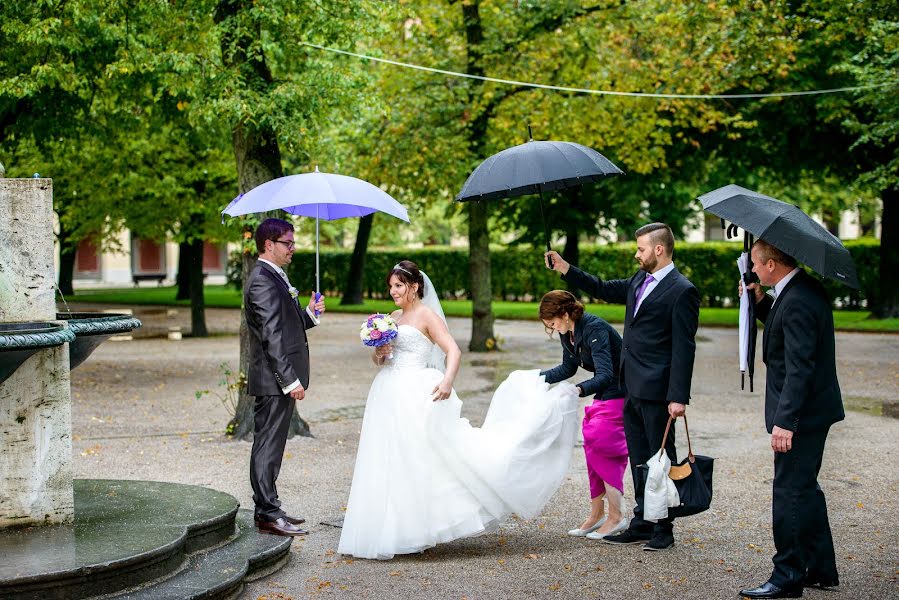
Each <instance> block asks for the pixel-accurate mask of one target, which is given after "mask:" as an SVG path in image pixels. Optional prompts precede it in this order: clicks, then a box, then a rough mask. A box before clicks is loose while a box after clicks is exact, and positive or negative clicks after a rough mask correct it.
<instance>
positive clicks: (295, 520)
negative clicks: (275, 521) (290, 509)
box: [283, 515, 306, 525]
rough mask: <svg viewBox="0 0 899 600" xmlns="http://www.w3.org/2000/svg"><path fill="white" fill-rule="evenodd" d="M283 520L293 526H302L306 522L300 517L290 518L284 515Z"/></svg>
mask: <svg viewBox="0 0 899 600" xmlns="http://www.w3.org/2000/svg"><path fill="white" fill-rule="evenodd" d="M283 519H284V520H285V521H287V522H288V523H292V524H293V525H302V524H303V523H305V522H306V519H303V518H301V517H291V516H290V515H284V517H283Z"/></svg>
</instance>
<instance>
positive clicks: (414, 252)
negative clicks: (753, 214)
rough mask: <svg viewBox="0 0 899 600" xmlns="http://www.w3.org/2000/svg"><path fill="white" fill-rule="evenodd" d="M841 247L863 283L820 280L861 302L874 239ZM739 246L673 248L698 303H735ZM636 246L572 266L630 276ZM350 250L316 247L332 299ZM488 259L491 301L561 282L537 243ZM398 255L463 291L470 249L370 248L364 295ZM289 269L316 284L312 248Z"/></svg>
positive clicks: (445, 292)
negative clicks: (858, 286) (851, 286)
mask: <svg viewBox="0 0 899 600" xmlns="http://www.w3.org/2000/svg"><path fill="white" fill-rule="evenodd" d="M845 245H846V247H847V248H848V249H849V251H850V253H851V254H852V257H853V259H854V260H855V266H856V269H857V270H858V276H859V280H860V282H861V288H862V289H861V290H858V291H856V290H851V289H849V288H848V287H846V286H843V285H841V284H839V283H837V282H835V281H832V280H830V279H822V281H824V285H825V287H826V288H827V291H828V293H829V294H830V296H831V298H832V299H833V300H834V302H835V304H836V305H837V306H838V307H841V308H862V307H864V306H865V305H866V303H867V302H866V301H867V299H868V298H874V297H876V294H878V293H879V283H878V274H879V268H880V242H879V240H876V239H870V238H866V239H859V240H850V241H847V242H845ZM741 251H742V245H741V244H737V243H734V242H702V243H693V244H689V243H684V242H681V243H679V244H678V245H677V247H676V248H675V252H674V262H675V264H676V265H677V267H678V269H679V270H680V271H681V272H682V273H684V275H686V276H687V277H688V278H689V279H690V280H691V281H692V282H693V283H694V284H696V287H697V288H698V289H699V293H700V296H701V298H702V305H703V306H727V305H733V304H735V303H736V302H737V280H738V279H737V274H736V269H737V266H736V260H737V257H738V256H739V254H740V252H741ZM634 252H635V248H634V244H633V242H630V243H623V244H609V245H595V246H581V248H580V257H581V258H580V263H581V264H580V265H578V266H579V267H581V268H582V269H584V270H585V271H587V272H588V273H593V274H595V275H599V276H600V277H602V278H604V279H613V278H622V277H630V276H631V275H632V274H633V273H634V272H635V271H636V269H637V263H636V261H635V260H634ZM350 255H351V252H350V251H349V250H324V251H322V253H321V256H320V258H319V262H320V265H321V286H322V289H323V290H324V291H325V292H326V293H327V294H328V295H329V296H331V297H334V296H338V295H340V294H341V292H342V287H343V285H344V283H345V282H346V276H347V271H348V270H349V264H350ZM490 257H491V282H492V285H493V292H494V297H495V298H496V299H497V300H533V299H535V298H540V297H541V296H542V295H543V294H544V293H545V292H547V291H549V290H552V289H558V288H564V287H565V283H564V282H563V281H562V280H561V279H560V278H559V276H558V275H557V274H556V273H554V272H553V271H550V270H548V269H546V268H545V267H544V266H543V253H542V251H541V250H539V249H535V248H518V247H515V248H505V247H503V248H500V247H497V248H493V249H491V253H490ZM237 258H238V259H239V256H238V257H237ZM403 259H409V260H413V261H415V262H416V263H417V264H418V265H419V266H420V267H421V268H422V269H423V270H424V271H425V272H427V274H428V276H429V277H430V278H431V279H432V280H433V281H435V282H436V284H437V285H438V286H439V287H440V290H439V291H440V292H441V295H442V296H443V297H445V298H466V297H468V250H467V249H465V248H461V249H460V248H424V249H390V250H370V251H369V252H368V255H367V257H366V260H365V281H364V283H363V289H364V290H365V295H366V296H367V297H369V298H383V297H385V296H386V291H387V284H386V282H385V281H384V276H385V275H386V274H387V273H388V272H389V271H390V269H391V267H393V265H395V264H396V263H398V262H399V261H400V260H403ZM230 272H232V273H233V272H234V270H233V269H231V270H230ZM238 272H239V270H238ZM289 273H290V280H291V282H293V284H294V285H296V286H297V287H298V288H300V289H301V290H309V289H312V288H313V287H314V286H315V253H314V252H312V251H309V250H298V251H297V252H296V253H295V254H294V257H293V261H292V262H291V264H290V267H289Z"/></svg>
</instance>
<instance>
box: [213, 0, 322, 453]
mask: <svg viewBox="0 0 899 600" xmlns="http://www.w3.org/2000/svg"><path fill="white" fill-rule="evenodd" d="M254 5H255V2H253V0H220V1H219V3H218V5H217V6H216V8H215V12H214V15H213V16H214V20H215V22H216V24H218V25H220V26H222V32H221V36H222V38H221V39H222V42H221V47H222V62H223V63H224V65H225V67H227V68H231V69H236V70H238V71H240V72H241V74H242V76H243V77H244V78H245V79H248V80H252V81H251V85H253V86H258V87H260V88H264V87H268V86H271V85H273V78H272V74H271V71H270V70H269V68H268V65H267V64H266V62H265V58H264V57H263V56H262V55H257V56H255V57H250V56H248V53H247V49H248V48H250V47H251V46H252V45H253V44H255V43H257V42H258V40H260V39H261V38H262V35H261V32H260V31H259V30H258V28H257V29H255V30H254V29H249V28H240V27H239V26H238V25H237V24H236V23H234V22H233V20H234V17H236V16H237V14H238V13H239V12H241V11H243V10H256V8H255V7H254ZM232 143H233V146H234V157H235V159H236V161H237V184H238V188H239V191H240V192H241V193H245V192H248V191H249V190H251V189H253V188H254V187H256V186H257V185H259V184H262V183H265V182H266V181H270V180H272V179H275V178H277V177H281V176H282V175H283V174H284V171H283V168H282V166H281V149H280V147H279V145H278V136H277V133H276V132H275V131H274V130H272V129H271V128H268V127H260V126H257V125H255V124H253V123H250V122H244V123H237V124H236V125H235V126H234V128H233V130H232ZM262 216H263V217H267V216H269V215H262ZM255 265H256V256H255V255H253V254H250V253H245V254H244V255H243V265H242V269H241V271H242V274H243V283H244V285H245V286H246V285H247V282H248V281H249V280H250V273H251V272H252V270H253V267H254V266H255ZM249 364H250V338H249V330H248V329H247V320H246V315H245V314H244V309H243V308H241V311H240V374H241V376H245V374H246V373H247V372H248V370H249ZM254 405H255V399H254V397H252V396H249V395H248V394H247V390H246V387H243V388H241V390H240V395H239V397H238V402H237V408H236V410H235V412H234V417H233V418H232V419H231V422H230V423H228V429H227V431H228V433H229V434H231V435H232V436H233V437H232V439H235V440H246V439H250V438H251V437H252V435H253V427H254V423H253V407H254ZM295 435H304V436H307V437H312V433H311V432H310V430H309V425H308V424H307V423H306V422H305V421H304V420H303V419H302V418H301V417H300V415H299V413H297V412H296V409H294V413H293V417H292V419H291V423H290V430H289V431H288V433H287V436H288V438H290V437H293V436H295Z"/></svg>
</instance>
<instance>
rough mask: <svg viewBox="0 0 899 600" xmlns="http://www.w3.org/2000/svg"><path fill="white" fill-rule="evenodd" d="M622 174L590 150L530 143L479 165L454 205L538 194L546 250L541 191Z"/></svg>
mask: <svg viewBox="0 0 899 600" xmlns="http://www.w3.org/2000/svg"><path fill="white" fill-rule="evenodd" d="M528 131H530V127H529V128H528ZM623 174H624V171H622V170H621V169H619V168H618V167H616V166H615V165H614V164H612V161H610V160H609V159H608V158H606V157H605V156H603V155H602V154H600V153H599V152H597V151H596V150H593V149H592V148H587V147H586V146H581V145H580V144H575V143H574V142H552V141H549V142H535V141H534V140H530V141H528V142H525V143H524V144H519V145H518V146H513V147H512V148H506V149H505V150H503V151H502V152H498V153H497V154H494V155H493V156H491V157H490V158H488V159H487V160H485V161H484V162H482V163H481V164H480V165H478V167H477V168H476V169H475V170H474V171H473V172H472V173H471V175H469V176H468V179H467V180H466V181H465V184H464V185H463V186H462V191H460V192H459V194H458V195H457V196H456V202H465V201H468V200H494V199H497V198H515V197H517V196H524V195H525V194H539V195H540V214H541V216H542V217H543V235H544V237H545V240H546V249H547V250H549V249H550V247H549V229H548V228H547V226H546V213H545V212H544V208H543V191H544V190H559V189H564V188H571V187H576V186H579V185H584V184H585V183H590V182H592V181H596V180H597V179H602V178H603V177H607V176H609V175H623Z"/></svg>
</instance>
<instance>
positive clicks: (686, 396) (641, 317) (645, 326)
mask: <svg viewBox="0 0 899 600" xmlns="http://www.w3.org/2000/svg"><path fill="white" fill-rule="evenodd" d="M646 275H647V273H646V271H643V270H640V271H637V272H636V273H635V274H634V275H633V277H631V278H630V279H613V280H610V281H603V280H602V279H600V278H598V277H595V276H593V275H590V274H589V273H585V272H583V271H581V270H580V269H578V268H577V267H574V266H572V267H571V268H570V269H569V270H568V273H566V274H565V275H564V276H563V279H564V280H565V281H567V282H568V283H571V284H572V285H575V286H577V287H578V288H580V289H581V290H583V291H585V292H587V293H588V294H590V295H591V296H593V297H595V298H600V299H602V300H605V301H606V302H613V303H616V304H624V305H625V306H626V309H625V312H624V339H623V340H622V346H621V368H620V375H621V382H622V384H623V385H624V386H625V387H626V388H627V393H628V397H633V398H638V399H640V400H644V401H647V402H663V403H668V402H680V403H681V404H689V402H690V382H691V380H692V378H693V359H694V357H695V355H696V329H697V328H698V326H699V292H697V291H696V288H695V287H694V286H693V284H692V283H690V280H688V279H687V278H686V277H684V276H683V275H681V274H680V272H679V271H678V270H677V269H676V268H675V269H674V270H672V271H671V272H670V273H668V275H667V276H666V277H665V278H664V279H662V281H660V282H659V283H658V284H656V287H655V288H654V289H653V291H652V293H651V294H650V295H649V296H647V297H646V298H645V299H644V300H643V303H642V304H641V305H640V310H639V311H638V312H637V315H636V316H634V305H635V304H636V296H637V290H638V289H639V288H640V286H641V285H642V284H643V280H644V279H645V278H646Z"/></svg>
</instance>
